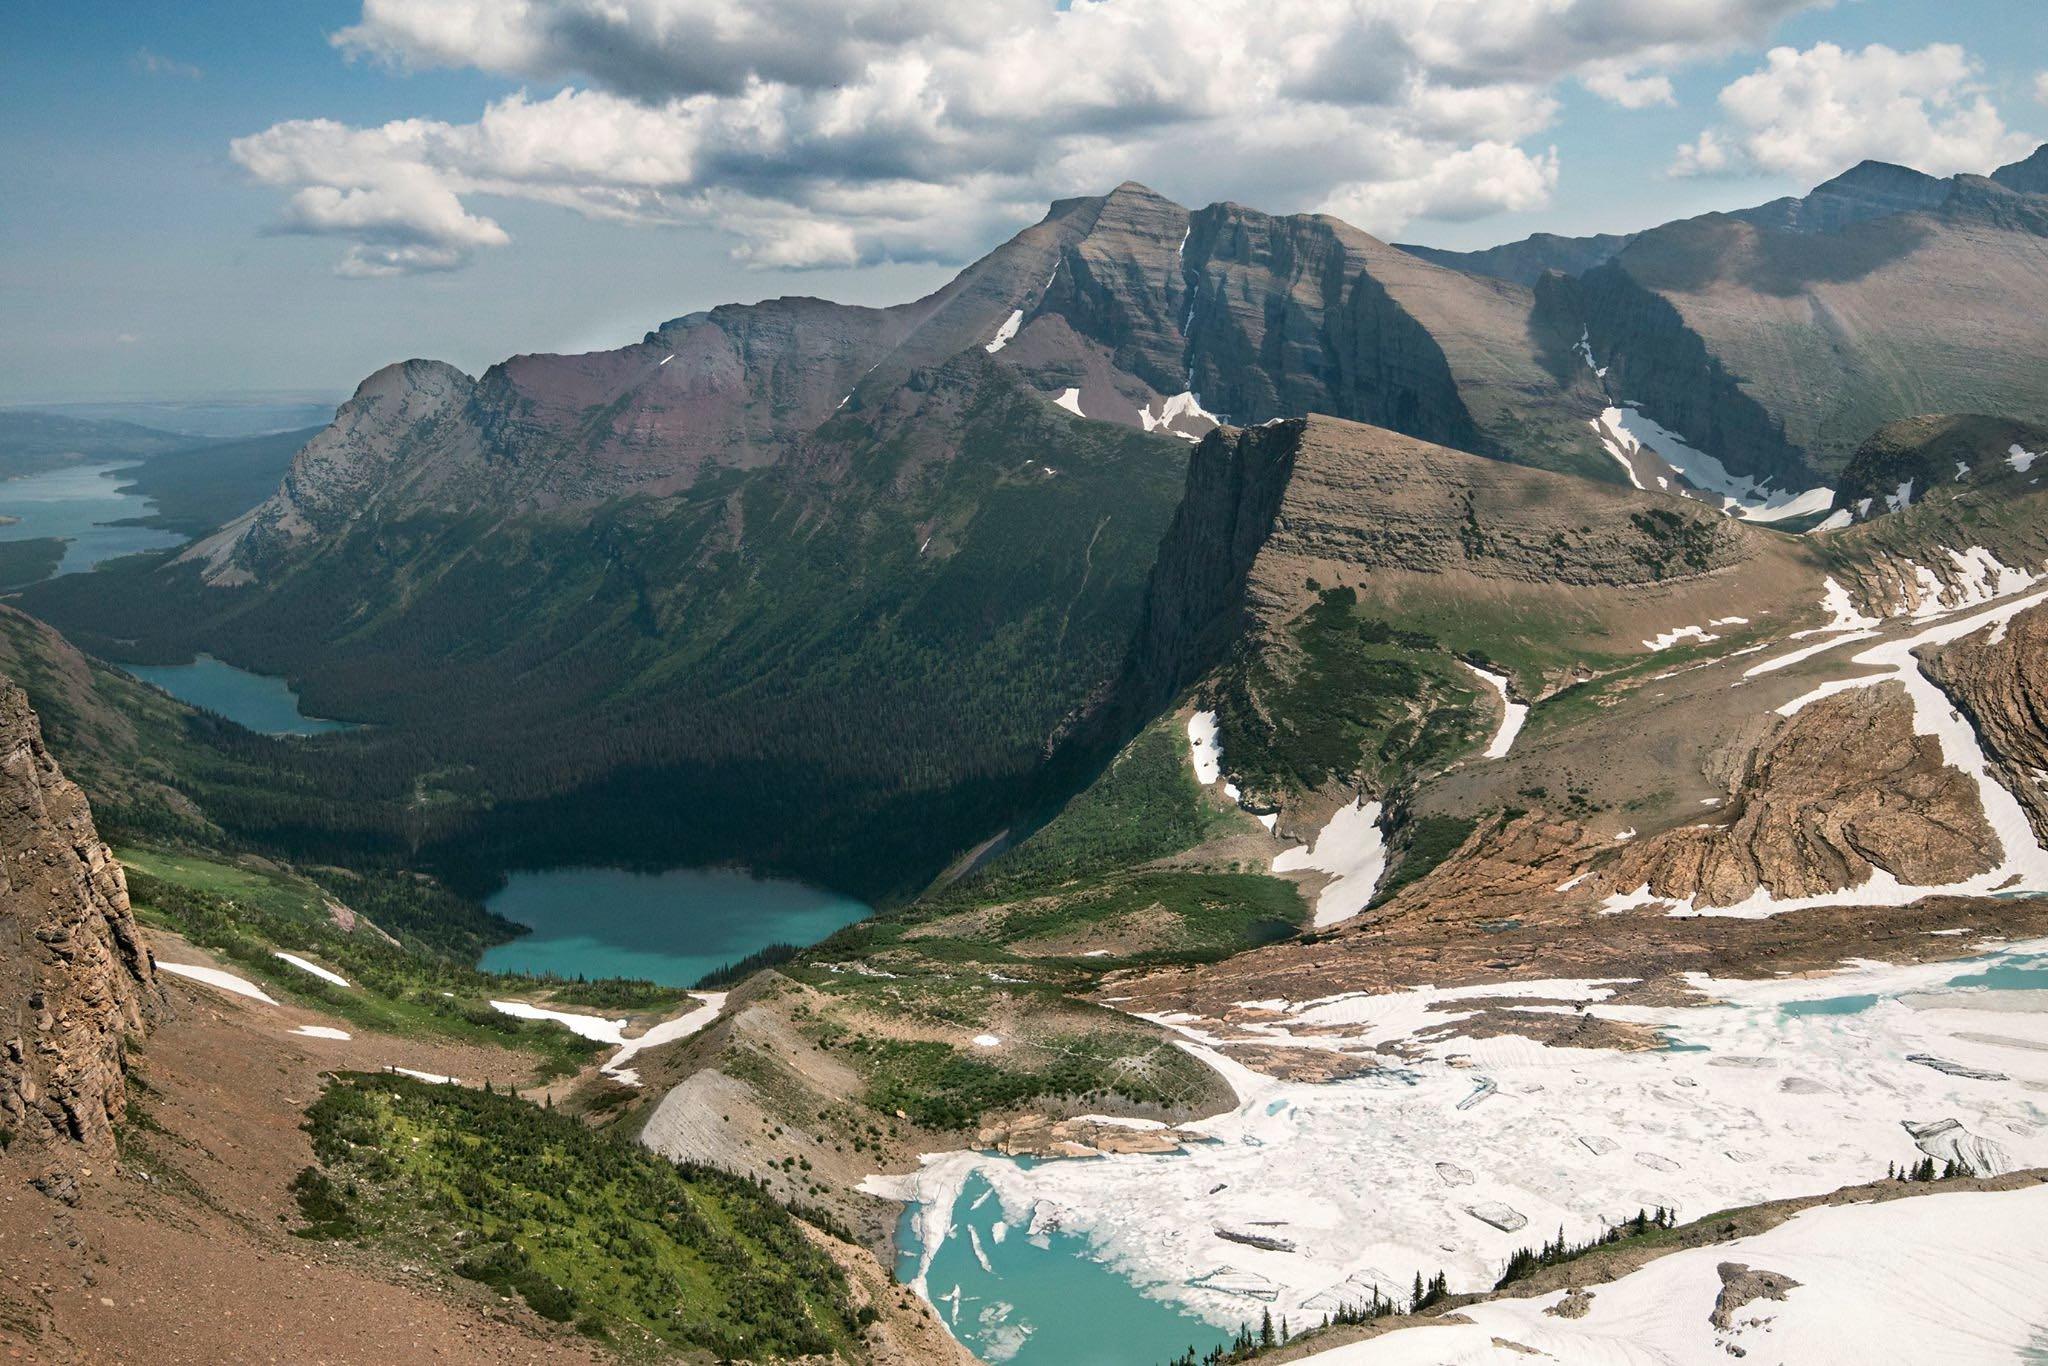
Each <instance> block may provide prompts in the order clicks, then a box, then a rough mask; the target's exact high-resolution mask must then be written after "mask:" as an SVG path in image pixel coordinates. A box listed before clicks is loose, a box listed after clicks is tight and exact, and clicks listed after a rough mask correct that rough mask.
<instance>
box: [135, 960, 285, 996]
mask: <svg viewBox="0 0 2048 1366" xmlns="http://www.w3.org/2000/svg"><path fill="white" fill-rule="evenodd" d="M156 966H157V971H159V972H168V973H170V974H171V975H172V976H174V977H186V978H190V979H191V980H192V981H194V982H204V983H205V984H206V985H207V986H210V987H217V988H219V989H220V990H222V991H225V992H230V993H232V994H233V995H236V996H246V997H248V998H249V999H250V1000H252V1001H261V1002H263V1004H265V1005H271V1006H274V1005H276V1004H277V1002H276V1001H275V1000H273V999H271V995H270V993H269V992H267V991H265V990H264V989H263V988H262V987H259V986H257V985H256V984H255V983H254V982H251V981H249V980H247V979H246V978H242V977H237V976H235V974H233V973H232V972H222V971H221V970H220V969H219V968H207V967H201V966H199V965H198V964H196V963H166V962H163V961H161V960H159V961H158V963H157V965H156Z"/></svg>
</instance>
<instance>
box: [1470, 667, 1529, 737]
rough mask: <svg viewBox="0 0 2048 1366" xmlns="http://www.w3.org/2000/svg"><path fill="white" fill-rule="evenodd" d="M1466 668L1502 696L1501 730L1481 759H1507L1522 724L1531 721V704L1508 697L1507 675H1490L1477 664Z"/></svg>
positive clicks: (1497, 732) (1494, 734)
mask: <svg viewBox="0 0 2048 1366" xmlns="http://www.w3.org/2000/svg"><path fill="white" fill-rule="evenodd" d="M1465 667H1466V668H1468V669H1470V670H1471V671H1472V672H1473V673H1475V674H1478V675H1479V678H1480V681H1481V682H1483V683H1485V684H1486V686H1487V687H1489V688H1492V689H1493V690H1494V691H1495V692H1497V693H1499V694H1500V704H1501V706H1502V708H1503V709H1504V710H1503V714H1502V716H1501V719H1500V728H1499V729H1498V730H1496V731H1494V733H1493V739H1491V740H1489V741H1488V742H1487V744H1486V751H1485V753H1483V754H1482V755H1480V757H1481V758H1483V759H1505V758H1507V755H1508V751H1509V750H1510V749H1512V748H1514V744H1515V737H1516V736H1517V735H1520V734H1521V733H1522V723H1523V722H1525V721H1527V720H1528V719H1529V704H1528V703H1526V702H1517V701H1515V700H1514V699H1513V698H1512V697H1510V696H1508V677H1507V675H1506V674H1497V673H1489V672H1487V671H1486V670H1485V669H1482V668H1480V667H1479V666H1478V665H1477V664H1473V663H1469V662H1468V663H1467V664H1466V665H1465Z"/></svg>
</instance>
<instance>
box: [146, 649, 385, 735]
mask: <svg viewBox="0 0 2048 1366" xmlns="http://www.w3.org/2000/svg"><path fill="white" fill-rule="evenodd" d="M121 667H122V668H123V669H124V670H126V671H127V672H128V673H130V674H133V675H134V676H135V677H137V678H139V679H141V680H142V681H143V682H145V683H152V684H155V685H156V686H157V687H159V688H162V689H163V690H164V691H165V692H167V693H169V694H170V695H171V696H173V697H175V698H177V699H178V700H179V701H181V702H190V703H191V704H192V705H193V706H195V707H204V708H205V709H206V710H208V711H210V712H214V713H216V714H218V715H221V716H225V717H227V718H228V720H230V721H233V722H235V723H236V724H237V725H241V726H247V727H248V728H249V729H250V730H253V731H256V732H258V733H260V734H263V735H322V734H325V733H326V732H328V731H333V730H348V729H350V723H349V722H347V721H328V720H323V719H322V718H320V717H318V716H307V715H306V714H305V713H303V712H301V711H300V710H299V697H298V694H297V693H295V692H293V691H292V690H291V687H290V686H289V685H288V684H286V682H285V681H284V680H283V679H282V678H272V677H270V676H269V675H267V674H257V673H250V672H249V671H248V670H247V669H238V668H236V667H235V666H234V665H232V664H228V663H225V662H223V661H221V660H218V659H215V658H214V657H213V656H212V655H201V656H199V658H198V659H196V660H194V661H193V662H192V663H190V664H124V665H122V666H121Z"/></svg>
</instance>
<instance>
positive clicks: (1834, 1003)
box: [1778, 953, 2048, 1016]
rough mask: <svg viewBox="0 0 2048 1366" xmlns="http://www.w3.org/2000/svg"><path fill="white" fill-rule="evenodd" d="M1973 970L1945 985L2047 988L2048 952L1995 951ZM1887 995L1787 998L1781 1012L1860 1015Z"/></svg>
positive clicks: (2021, 988)
mask: <svg viewBox="0 0 2048 1366" xmlns="http://www.w3.org/2000/svg"><path fill="white" fill-rule="evenodd" d="M1970 961H1971V962H1972V963H1974V964H1976V965H1977V970H1976V971H1974V972H1965V973H1961V974H1959V975H1958V976H1955V977H1951V978H1949V979H1948V981H1947V982H1946V983H1945V984H1944V985H1945V986H1946V987H1982V988H1988V989H1990V990H1993V991H2043V990H2048V954H2039V953H2030V954H2019V955H2012V954H1993V955H1990V956H1988V957H1984V958H1975V959H1971V960H1970ZM1884 999H1886V998H1885V997H1883V996H1880V995H1878V994H1876V993H1862V994H1858V995H1854V996H1824V997H1821V998H1819V999H1818V1000H1812V1001H1787V1002H1786V1003H1785V1004H1784V1005H1781V1006H1779V1007H1778V1010H1779V1013H1780V1014H1783V1015H1788V1016H1799V1015H1860V1014H1862V1013H1863V1012H1864V1011H1866V1010H1868V1009H1870V1008H1871V1007H1872V1006H1874V1005H1876V1004H1877V1003H1878V1002H1879V1001H1881V1000H1884Z"/></svg>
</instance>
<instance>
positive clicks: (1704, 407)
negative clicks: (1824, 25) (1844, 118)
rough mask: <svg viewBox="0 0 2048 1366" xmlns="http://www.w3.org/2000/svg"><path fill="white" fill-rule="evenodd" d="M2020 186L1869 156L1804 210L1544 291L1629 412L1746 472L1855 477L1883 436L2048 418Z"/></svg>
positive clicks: (2046, 340)
mask: <svg viewBox="0 0 2048 1366" xmlns="http://www.w3.org/2000/svg"><path fill="white" fill-rule="evenodd" d="M2038 161H2039V158H2038V156H2037V157H2036V158H2030V159H2029V161H2027V162H2021V163H2017V164H2016V165H2015V166H2013V167H2007V168H2004V169H2003V170H2001V171H2000V172H1998V173H1997V176H1999V177H2003V179H2002V180H2001V179H1997V178H1993V179H1986V178H1982V177H1975V176H1957V177H1952V178H1950V179H1947V180H1937V179H1935V178H1933V177H1930V176H1925V175H1922V174H1920V173H1919V172H1917V171H1911V170H1908V169H1907V168H1905V167H1900V166H1888V165H1884V164H1882V163H1874V162H1866V163H1864V164H1863V165H1861V166H1858V167H1856V168H1855V169H1853V170H1851V171H1849V172H1846V173H1844V174H1843V175H1841V176H1839V177H1837V178H1836V179H1834V180H1832V181H1829V182H1827V183H1826V184H1824V185H1822V186H1820V187H1819V188H1817V189H1815V190H1814V191H1813V192H1812V193H1811V194H1808V195H1806V196H1804V197H1803V198H1800V199H1786V200H1778V201H1774V202H1773V203H1771V204H1766V205H1762V206H1759V207H1758V208H1755V209H1749V210H1744V211H1742V212H1739V213H1734V214H1708V215H1705V216H1703V217H1700V218H1692V219H1685V220H1682V221H1680V222H1676V223H1669V224H1666V225H1665V226H1663V227H1660V228H1656V229H1653V230H1651V231H1649V232H1645V233H1640V234H1638V235H1637V236H1636V237H1635V238H1634V239H1633V240H1632V241H1631V242H1630V243H1629V245H1628V246H1627V247H1626V248H1624V249H1623V250H1622V251H1620V252H1619V253H1617V254H1616V255H1615V256H1614V258H1613V259H1612V260H1610V261H1608V262H1606V263H1605V264H1603V265H1600V266H1598V267H1596V268H1594V269H1592V270H1589V271H1586V272H1585V273H1584V274H1582V275H1581V276H1579V277H1578V278H1577V279H1576V280H1568V279H1563V278H1560V277H1548V278H1546V279H1545V280H1543V281H1540V282H1539V283H1538V286H1537V290H1536V293H1537V296H1538V299H1539V309H1538V313H1539V316H1540V317H1544V318H1546V319H1548V320H1549V322H1550V327H1551V330H1552V331H1561V330H1568V329H1569V328H1570V327H1571V326H1572V325H1573V324H1574V323H1577V324H1578V326H1579V327H1580V328H1581V329H1582V332H1581V335H1583V336H1584V337H1585V339H1586V342H1587V348H1586V353H1585V354H1586V358H1587V360H1588V362H1589V364H1594V365H1597V366H1598V367H1604V369H1605V371H1606V373H1605V374H1604V375H1602V376H1601V379H1602V382H1603V384H1604V386H1605V388H1606V390H1607V392H1608V393H1609V394H1610V395H1612V396H1613V397H1614V399H1615V401H1617V402H1627V403H1629V404H1632V405H1636V406H1639V407H1640V408H1641V410H1642V411H1643V412H1645V413H1648V414H1650V415H1651V416H1653V417H1655V418H1656V420H1658V421H1659V422H1661V423H1663V424H1664V425H1665V426H1667V427H1669V428H1671V429H1672V430H1674V431H1676V432H1678V433H1680V434H1681V435H1683V437H1684V438H1685V439H1686V440H1687V441H1689V442H1691V443H1692V444H1694V445H1695V446H1697V447H1699V448H1700V449H1701V450H1704V451H1706V452H1707V453H1708V454H1710V455H1713V456H1716V457H1717V458H1719V459H1720V460H1721V461H1722V462H1723V463H1724V464H1725V465H1726V466H1727V467H1728V468H1729V469H1730V470H1731V471H1734V472H1736V473H1738V474H1752V475H1760V476H1766V477H1773V478H1776V479H1778V480H1779V481H1781V482H1787V483H1812V482H1816V475H1818V476H1822V477H1825V476H1827V475H1828V474H1830V473H1832V472H1835V471H1839V470H1840V469H1841V468H1842V466H1843V465H1844V464H1845V462H1847V460H1848V459H1849V457H1850V455H1851V453H1852V452H1854V451H1855V449H1856V448H1857V446H1858V445H1859V444H1860V443H1861V442H1862V441H1863V440H1864V439H1865V438H1866V437H1868V436H1869V435H1870V434H1871V433H1872V432H1873V431H1874V430H1875V429H1876V428H1878V427H1879V426H1881V425H1882V424H1884V423H1886V422H1889V421H1893V420H1895V419H1899V418H1904V417H1909V416H1912V415H1914V414H1917V413H1922V412H1928V411H1955V410H1968V411H1976V412H1983V413H1990V414H1997V415H2000V416H2006V417H2013V418H2022V419H2029V420H2040V419H2042V418H2044V417H2048V312H2044V310H2043V309H2042V308H2041V307H2040V302H2041V301H2042V300H2043V299H2048V253H2044V252H2043V250H2042V243H2043V241H2044V240H2048V238H2044V231H2048V218H2044V217H2043V214H2044V211H2048V203H2044V201H2043V200H2042V199H2041V198H2040V197H2038V196H2036V195H2034V194H2030V193H2025V192H2023V190H2024V187H2025V186H2027V185H2030V184H2032V183H2033V181H2031V180H2030V179H2029V175H2030V172H2029V170H2028V168H2030V167H2032V166H2035V165H2036V164H2037V163H2038Z"/></svg>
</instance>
